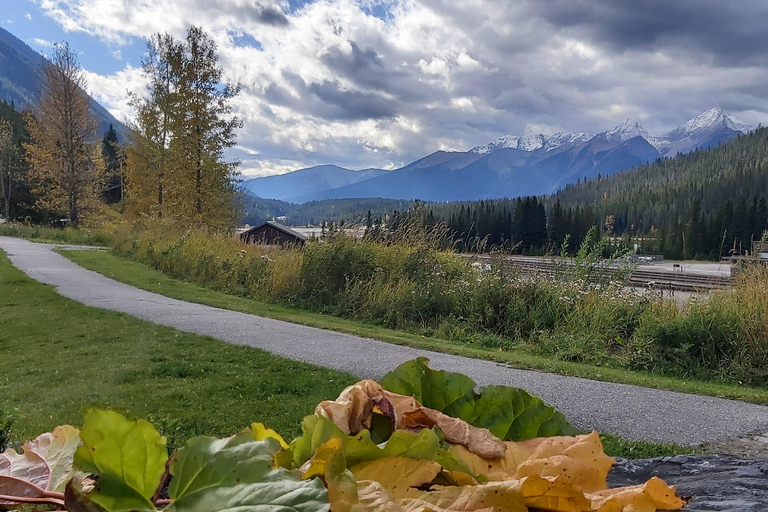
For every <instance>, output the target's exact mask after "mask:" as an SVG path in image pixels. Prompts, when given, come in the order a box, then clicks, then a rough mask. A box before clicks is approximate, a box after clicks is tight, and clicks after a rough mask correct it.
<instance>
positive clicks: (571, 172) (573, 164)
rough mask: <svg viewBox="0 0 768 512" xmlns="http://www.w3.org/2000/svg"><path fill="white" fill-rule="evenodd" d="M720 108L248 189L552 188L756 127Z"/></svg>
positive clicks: (305, 195)
mask: <svg viewBox="0 0 768 512" xmlns="http://www.w3.org/2000/svg"><path fill="white" fill-rule="evenodd" d="M750 129H751V128H750V127H749V126H748V125H746V124H744V123H741V122H739V121H737V120H735V119H733V118H732V117H730V116H729V115H728V114H726V113H725V112H724V111H723V109H722V108H720V107H715V108H712V109H710V110H708V111H706V112H704V113H702V114H700V115H698V116H696V117H694V118H693V119H691V120H689V121H687V122H686V123H684V124H682V125H680V126H679V127H677V128H675V129H674V130H672V131H670V132H669V133H666V134H664V135H662V136H659V137H654V136H651V135H650V134H649V133H648V132H647V131H646V130H645V129H644V128H643V127H642V126H641V125H640V124H639V123H638V122H636V121H632V120H629V119H628V120H627V121H625V122H624V123H622V124H620V125H619V126H616V127H615V128H612V129H610V130H607V131H604V132H601V133H598V134H597V135H594V136H592V135H589V134H588V133H584V132H556V133H554V134H552V135H549V136H546V135H542V134H538V135H526V136H523V137H518V136H511V135H507V136H504V137H501V138H499V139H497V140H495V141H494V142H491V143H489V144H486V145H482V146H477V147H474V148H472V149H470V150H469V151H466V152H449V151H437V152H435V153H432V154H431V155H428V156H426V157H424V158H422V159H420V160H417V161H415V162H413V163H411V164H408V165H406V166H405V167H402V168H400V169H396V170H393V171H383V170H380V169H366V170H364V171H351V170H349V169H344V168H342V167H338V166H333V165H323V166H318V167H312V168H309V169H301V170H298V171H294V172H291V173H288V174H283V175H279V176H269V177H264V178H254V179H250V180H247V181H244V182H243V183H242V184H241V186H242V187H243V189H244V190H246V191H248V192H249V193H251V194H253V195H255V196H258V197H261V198H265V199H266V198H269V199H281V200H283V201H290V202H295V203H304V202H308V201H315V200H324V199H342V198H372V197H383V198H389V199H406V200H407V199H421V200H424V201H435V202H443V201H471V200H478V199H494V198H501V197H516V196H526V195H541V194H551V193H554V192H556V191H557V190H559V189H561V188H562V187H564V186H565V185H568V184H570V183H576V182H578V181H579V180H582V179H588V178H594V177H596V176H598V175H602V176H609V175H612V174H615V173H618V172H622V171H626V170H628V169H631V168H632V167H635V166H638V165H641V164H646V163H649V162H653V161H655V160H657V159H659V158H662V157H673V156H676V155H678V154H684V153H689V152H691V151H694V150H697V149H706V148H710V147H714V146H717V145H719V144H721V143H723V142H726V141H728V140H731V139H733V138H734V137H736V136H737V135H739V134H744V133H747V132H748V131H750Z"/></svg>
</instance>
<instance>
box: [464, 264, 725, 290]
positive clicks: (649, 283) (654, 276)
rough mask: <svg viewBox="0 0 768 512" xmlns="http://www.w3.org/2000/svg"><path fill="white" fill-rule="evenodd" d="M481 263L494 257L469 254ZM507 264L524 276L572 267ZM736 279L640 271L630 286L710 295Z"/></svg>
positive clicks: (600, 273) (606, 271)
mask: <svg viewBox="0 0 768 512" xmlns="http://www.w3.org/2000/svg"><path fill="white" fill-rule="evenodd" d="M466 257H469V258H472V259H474V260H476V261H478V262H481V261H489V260H491V259H492V257H491V256H486V255H467V256H466ZM506 261H507V262H508V263H509V264H511V265H512V266H514V267H515V268H517V269H519V270H520V272H521V273H523V274H531V273H537V274H542V275H548V276H553V277H554V276H555V275H557V273H558V272H562V271H563V270H564V269H567V268H568V267H570V266H572V265H573V263H571V262H570V261H563V262H561V261H556V260H533V259H528V258H525V259H524V258H516V257H514V256H510V257H508V258H506ZM593 272H594V275H595V277H596V278H607V277H610V274H611V273H612V272H613V270H612V269H610V268H597V269H595V270H594V271H593ZM734 282H735V280H734V279H733V278H732V277H730V276H723V275H708V274H697V273H695V272H690V271H673V270H661V269H659V270H654V269H648V268H638V269H636V270H635V271H634V272H632V275H631V276H630V278H629V282H628V285H629V286H632V287H634V288H649V289H655V290H670V291H684V292H707V291H711V290H722V289H726V288H730V287H732V286H733V284H734Z"/></svg>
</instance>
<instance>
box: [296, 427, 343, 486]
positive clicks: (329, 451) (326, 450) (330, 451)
mask: <svg viewBox="0 0 768 512" xmlns="http://www.w3.org/2000/svg"><path fill="white" fill-rule="evenodd" d="M342 445H343V441H342V440H341V439H339V438H338V437H334V438H333V439H330V440H329V441H328V442H326V443H323V444H321V445H320V447H319V448H318V449H317V451H315V454H314V455H313V456H312V458H311V459H310V460H309V462H308V465H307V466H306V469H304V471H303V473H302V478H303V479H304V480H309V479H310V478H314V477H316V476H319V477H320V478H322V479H323V480H325V477H326V469H327V466H328V464H329V462H330V461H331V460H332V459H333V456H334V455H336V454H338V453H340V452H341V447H342ZM345 466H346V463H345ZM302 468H304V467H303V466H302ZM342 469H343V468H342Z"/></svg>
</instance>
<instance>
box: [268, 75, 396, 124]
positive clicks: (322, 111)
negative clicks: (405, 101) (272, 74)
mask: <svg viewBox="0 0 768 512" xmlns="http://www.w3.org/2000/svg"><path fill="white" fill-rule="evenodd" d="M283 78H285V80H286V81H287V82H288V85H289V86H290V87H291V88H292V89H293V91H294V92H296V93H297V94H291V92H289V91H288V90H287V89H286V88H284V87H281V86H278V85H277V84H272V85H270V86H269V87H267V88H266V90H265V91H264V92H263V94H264V98H265V99H266V100H267V101H268V102H269V103H270V104H272V105H280V106H284V107H289V108H291V109H301V110H302V111H304V112H306V113H307V114H309V115H311V116H313V117H315V118H320V119H326V120H330V121H360V120H365V119H387V118H392V117H394V116H396V115H397V105H398V104H399V101H396V100H391V99H387V98H384V97H383V96H381V95H380V94H377V93H375V92H363V91H355V90H347V89H345V88H343V87H342V86H341V84H340V83H339V81H338V80H333V81H325V82H321V83H312V84H307V83H306V82H304V80H303V79H302V78H301V77H300V76H299V75H297V74H295V73H290V72H283Z"/></svg>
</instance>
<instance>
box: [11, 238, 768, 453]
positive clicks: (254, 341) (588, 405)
mask: <svg viewBox="0 0 768 512" xmlns="http://www.w3.org/2000/svg"><path fill="white" fill-rule="evenodd" d="M55 247H62V246H61V245H52V244H38V243H32V242H28V241H25V240H20V239H16V238H8V237H0V249H2V250H4V251H5V252H6V254H7V255H8V257H9V258H10V260H11V262H13V264H14V265H15V266H16V267H18V268H20V269H21V270H23V271H24V272H25V273H26V274H27V275H28V276H30V277H32V278H33V279H36V280H37V281H40V282H41V283H45V284H49V285H53V286H54V287H56V289H57V290H58V292H59V293H60V294H61V295H63V296H64V297H67V298H70V299H72V300H75V301H77V302H81V303H83V304H86V305H88V306H94V307H98V308H104V309H110V310H113V311H120V312H122V313H126V314H129V315H132V316H135V317H137V318H140V319H142V320H146V321H149V322H153V323H156V324H160V325H165V326H168V327H173V328H176V329H179V330H181V331H187V332H192V333H196V334H200V335H205V336H210V337H212V338H216V339H218V340H222V341H225V342H228V343H233V344H237V345H248V346H251V347H256V348H259V349H262V350H266V351H268V352H271V353H273V354H278V355H281V356H285V357H288V358H291V359H294V360H298V361H305V362H307V363H312V364H315V365H318V366H324V367H328V368H334V369H337V370H342V371H346V372H349V373H352V374H354V375H357V376H359V377H361V378H372V379H378V378H380V377H382V376H383V375H384V374H385V373H386V372H388V371H389V370H391V369H392V368H395V367H396V366H397V365H399V364H400V363H402V362H404V361H407V360H409V359H413V358H415V357H418V356H426V357H428V358H429V359H430V361H431V363H430V366H432V367H433V368H437V369H445V370H450V371H455V372H461V373H464V374H466V375H469V376H470V377H472V378H473V379H474V380H475V381H477V383H478V384H480V385H488V384H503V385H507V386H516V387H520V388H523V389H525V390H527V391H528V392H529V393H531V394H534V395H538V396H540V397H541V398H542V399H543V400H544V401H545V402H547V403H549V404H551V405H554V406H555V407H557V408H558V409H559V410H560V411H562V412H563V413H564V414H565V415H566V417H567V418H568V420H569V421H570V422H571V423H572V424H573V425H574V426H576V427H577V428H579V429H583V430H592V429H596V430H598V431H600V432H608V433H612V434H616V435H619V436H622V437H624V438H626V439H632V440H647V441H656V442H664V443H677V444H681V445H698V444H700V443H704V442H711V441H720V440H724V439H730V438H734V437H739V436H744V435H748V434H752V433H759V432H768V407H766V406H760V405H754V404H748V403H744V402H739V401H734V400H724V399H721V398H712V397H706V396H698V395H690V394H684V393H676V392H672V391H663V390H657V389H648V388H642V387H638V386H630V385H626V384H614V383H609V382H599V381H593V380H588V379H582V378H577V377H565V376H561V375H553V374H549V373H543V372H536V371H530V370H520V369H515V368H511V367H508V366H505V365H502V364H498V363H494V362H490V361H483V360H478V359H472V358H467V357H460V356H454V355H448V354H441V353H438V352H430V351H426V350H419V349H414V348H409V347H402V346H398V345H392V344H389V343H384V342H381V341H376V340H372V339H367V338H360V337H357V336H352V335H348V334H341V333H337V332H333V331H326V330H323V329H317V328H314V327H306V326H302V325H296V324H291V323H288V322H282V321H279V320H272V319H269V318H262V317H258V316H255V315H249V314H245V313H238V312H235V311H228V310H224V309H219V308H214V307H210V306H204V305H202V304H195V303H190V302H184V301H180V300H176V299H171V298H168V297H164V296H162V295H158V294H155V293H150V292H147V291H144V290H140V289H138V288H135V287H133V286H129V285H126V284H123V283H120V282H117V281H114V280H112V279H109V278H107V277H104V276H102V275H101V274H98V273H96V272H91V271H89V270H86V269H84V268H82V267H80V266H79V265H77V264H75V263H73V262H71V261H69V260H68V259H66V258H64V257H63V256H60V255H58V254H56V253H55V252H54V248H55Z"/></svg>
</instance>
